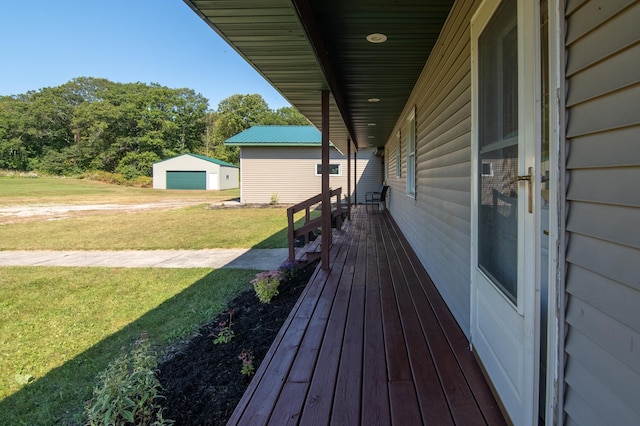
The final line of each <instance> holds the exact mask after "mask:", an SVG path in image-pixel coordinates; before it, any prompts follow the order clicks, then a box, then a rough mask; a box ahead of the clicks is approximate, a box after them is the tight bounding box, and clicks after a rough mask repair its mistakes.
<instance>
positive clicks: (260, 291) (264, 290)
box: [251, 271, 282, 303]
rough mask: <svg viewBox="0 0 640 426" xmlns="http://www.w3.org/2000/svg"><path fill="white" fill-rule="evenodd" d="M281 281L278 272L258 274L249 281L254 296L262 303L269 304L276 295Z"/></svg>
mask: <svg viewBox="0 0 640 426" xmlns="http://www.w3.org/2000/svg"><path fill="white" fill-rule="evenodd" d="M281 279H282V274H281V273H280V271H266V272H260V273H259V274H257V275H256V277H255V278H254V279H253V280H251V284H253V289H254V290H255V291H256V296H258V299H260V301H261V302H262V303H269V302H271V299H273V298H274V297H275V296H276V295H277V294H278V285H279V284H280V280H281Z"/></svg>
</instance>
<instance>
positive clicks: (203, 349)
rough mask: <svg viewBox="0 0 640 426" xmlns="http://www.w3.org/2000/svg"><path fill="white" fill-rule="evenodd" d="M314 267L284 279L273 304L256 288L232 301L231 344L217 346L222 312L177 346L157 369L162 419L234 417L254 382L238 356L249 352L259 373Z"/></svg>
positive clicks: (197, 421) (190, 421) (202, 421)
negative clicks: (260, 297)
mask: <svg viewBox="0 0 640 426" xmlns="http://www.w3.org/2000/svg"><path fill="white" fill-rule="evenodd" d="M314 269H315V265H310V266H307V267H305V268H304V269H301V270H300V271H299V272H298V273H297V274H296V276H295V277H294V278H292V279H290V280H287V281H284V282H283V283H282V284H281V285H280V287H279V294H278V295H277V296H276V297H274V298H273V300H272V301H271V303H269V304H263V303H260V301H259V300H258V298H257V297H256V295H255V293H254V291H253V290H248V291H245V292H243V293H241V294H239V295H238V296H237V297H236V298H235V299H233V300H232V301H231V302H230V303H229V309H231V310H232V311H233V319H232V322H233V324H232V329H233V331H234V332H235V337H234V338H233V339H232V340H231V341H230V342H229V343H223V344H217V345H214V344H213V340H214V338H215V336H216V335H217V333H218V328H219V323H220V322H221V321H228V319H229V315H228V314H227V313H222V314H220V315H219V316H218V317H216V318H215V319H213V320H212V321H211V322H210V323H208V324H206V325H205V326H203V327H202V328H201V329H200V330H199V332H198V333H197V334H196V335H195V336H194V337H193V338H192V339H191V340H189V341H188V342H187V343H185V344H182V345H180V347H179V348H175V349H174V350H173V351H172V352H171V354H170V355H169V356H168V357H167V359H166V360H165V361H163V362H162V363H161V364H160V365H159V376H158V377H159V379H160V382H161V383H162V386H163V388H164V390H163V391H162V394H163V395H164V396H165V397H166V399H165V400H164V401H163V403H162V405H163V406H164V407H165V411H164V417H165V418H168V419H172V420H175V421H176V423H175V424H176V425H222V424H226V422H227V420H228V419H229V417H230V416H231V414H232V413H233V410H234V409H235V406H236V405H237V403H238V401H240V398H241V397H242V395H243V393H244V391H245V389H246V388H247V386H248V385H249V382H250V381H251V378H250V377H247V376H245V375H242V374H241V372H240V370H241V368H242V361H241V360H240V359H239V358H238V355H240V353H241V352H242V351H243V350H247V351H250V352H251V354H252V355H253V357H254V361H253V364H254V366H255V368H256V370H257V369H258V367H259V365H260V362H261V361H262V359H263V358H264V356H265V354H266V352H267V350H268V349H269V347H270V346H271V343H272V342H273V340H274V338H275V336H276V334H277V333H278V331H279V330H280V327H281V326H282V324H283V323H284V321H285V319H286V318H287V316H288V315H289V313H290V312H291V309H292V308H293V305H294V304H295V303H296V301H297V300H298V297H299V296H300V293H301V292H302V290H303V289H304V287H305V286H306V284H307V282H308V281H309V278H310V277H311V275H312V274H313V270H314Z"/></svg>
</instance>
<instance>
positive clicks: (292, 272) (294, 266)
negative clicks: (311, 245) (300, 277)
mask: <svg viewBox="0 0 640 426" xmlns="http://www.w3.org/2000/svg"><path fill="white" fill-rule="evenodd" d="M298 268H299V265H298V262H296V261H293V262H292V261H290V260H287V261H285V262H284V263H283V264H282V265H280V267H279V268H278V271H280V274H281V276H282V279H283V280H291V279H293V278H294V277H295V276H296V274H297V273H298Z"/></svg>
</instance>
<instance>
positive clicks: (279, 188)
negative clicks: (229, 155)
mask: <svg viewBox="0 0 640 426" xmlns="http://www.w3.org/2000/svg"><path fill="white" fill-rule="evenodd" d="M320 158H321V152H320V148H319V147H292V146H286V147H285V146H283V147H275V146H269V147H253V146H243V147H242V148H241V151H240V172H241V190H240V193H241V196H240V198H241V202H243V203H248V204H251V203H259V204H265V203H269V202H271V197H272V195H273V194H277V196H278V200H279V202H280V203H283V204H295V203H299V202H301V201H303V200H305V199H307V198H310V197H313V196H315V195H317V194H319V193H320V192H321V191H322V182H321V176H317V175H316V164H319V163H320V162H321V160H320ZM330 163H332V164H336V163H338V164H340V165H341V174H340V175H339V176H334V175H332V176H330V179H329V185H330V186H331V188H339V187H341V188H342V193H343V195H345V196H346V193H347V157H346V156H345V155H342V154H341V153H340V152H339V151H338V150H336V149H333V148H332V149H331V151H330ZM352 167H353V163H352ZM351 173H352V174H353V169H352V172H351ZM356 181H357V182H358V199H359V200H364V193H365V192H366V191H374V190H377V188H378V186H379V185H380V183H381V182H382V166H381V162H380V159H379V158H378V157H375V156H373V155H372V151H371V150H361V151H360V152H359V153H358V166H357V175H356ZM353 189H354V185H353V184H352V189H351V190H352V191H353Z"/></svg>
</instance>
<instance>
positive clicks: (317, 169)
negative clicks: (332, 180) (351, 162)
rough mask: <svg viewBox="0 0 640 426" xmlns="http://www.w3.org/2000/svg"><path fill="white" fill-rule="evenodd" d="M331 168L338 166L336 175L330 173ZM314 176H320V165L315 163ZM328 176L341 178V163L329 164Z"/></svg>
mask: <svg viewBox="0 0 640 426" xmlns="http://www.w3.org/2000/svg"><path fill="white" fill-rule="evenodd" d="M331 166H338V173H331ZM315 174H316V176H322V163H316V168H315ZM329 176H342V163H329Z"/></svg>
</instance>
